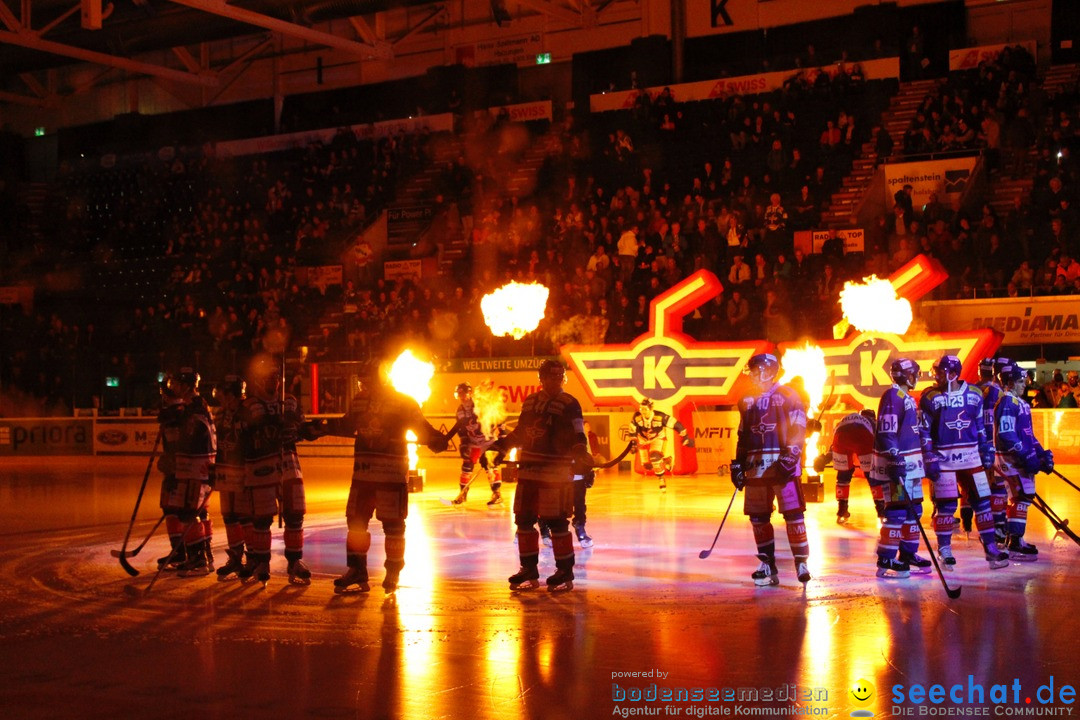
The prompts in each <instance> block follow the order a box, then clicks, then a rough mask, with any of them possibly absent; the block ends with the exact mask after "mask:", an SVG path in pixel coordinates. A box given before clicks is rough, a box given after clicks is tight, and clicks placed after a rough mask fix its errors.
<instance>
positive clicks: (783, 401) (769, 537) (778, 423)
mask: <svg viewBox="0 0 1080 720" xmlns="http://www.w3.org/2000/svg"><path fill="white" fill-rule="evenodd" d="M747 372H748V373H749V375H750V380H751V381H752V382H753V384H754V386H755V391H754V392H753V393H751V394H750V395H747V396H746V397H744V398H743V399H742V400H740V401H739V439H738V443H737V445H736V449H735V459H734V460H733V461H732V463H731V481H732V483H734V485H735V487H736V488H737V489H739V490H742V489H743V488H744V487H745V489H746V494H745V496H744V503H743V510H744V512H745V513H746V514H747V515H748V516H750V524H751V526H752V527H753V529H754V540H755V541H756V543H757V550H758V554H757V557H758V559H759V560H760V561H761V566H760V567H759V568H758V569H757V571H756V572H754V573H753V575H752V576H751V577H752V578H753V580H754V584H755V585H759V586H767V585H779V584H780V577H779V575H778V573H777V570H776V543H775V541H774V534H773V526H772V522H771V519H772V512H773V501H774V500H775V501H776V506H777V509H778V510H779V511H780V512H781V514H783V516H784V521H785V522H786V523H787V534H788V544H789V545H790V546H791V554H792V556H793V557H794V560H795V572H796V574H797V575H798V578H799V582H802V583H807V582H809V581H810V570H809V568H808V566H807V559H808V558H809V554H810V545H809V543H808V542H807V538H806V521H805V518H804V514H805V512H806V501H805V500H804V499H803V495H802V486H801V485H800V484H799V478H800V477H801V475H802V456H803V450H804V446H805V444H806V406H805V405H804V404H803V402H802V400H801V399H800V398H799V396H798V394H797V393H796V392H795V391H794V390H792V389H791V388H789V387H785V386H783V385H780V384H778V383H777V381H776V377H777V375H778V373H779V372H780V362H779V360H777V359H776V356H775V355H772V354H769V353H762V354H759V355H755V356H753V357H752V358H750V362H749V363H748V364H747Z"/></svg>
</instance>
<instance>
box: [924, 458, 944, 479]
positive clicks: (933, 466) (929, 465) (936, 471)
mask: <svg viewBox="0 0 1080 720" xmlns="http://www.w3.org/2000/svg"><path fill="white" fill-rule="evenodd" d="M923 472H924V473H926V477H927V478H929V479H930V482H937V481H938V480H940V479H941V462H940V461H939V460H938V459H937V458H930V459H929V460H926V462H925V464H924V465H923Z"/></svg>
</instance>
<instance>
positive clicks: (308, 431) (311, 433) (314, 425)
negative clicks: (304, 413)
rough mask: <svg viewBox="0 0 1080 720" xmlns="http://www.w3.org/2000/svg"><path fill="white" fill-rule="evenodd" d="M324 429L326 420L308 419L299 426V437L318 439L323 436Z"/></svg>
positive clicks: (302, 438) (308, 439) (310, 439)
mask: <svg viewBox="0 0 1080 720" xmlns="http://www.w3.org/2000/svg"><path fill="white" fill-rule="evenodd" d="M325 429H326V421H324V420H308V421H307V422H305V423H304V424H303V425H301V426H300V439H301V440H307V441H308V442H310V441H312V440H318V439H319V438H321V437H322V436H323V434H324V433H323V431H324V430H325Z"/></svg>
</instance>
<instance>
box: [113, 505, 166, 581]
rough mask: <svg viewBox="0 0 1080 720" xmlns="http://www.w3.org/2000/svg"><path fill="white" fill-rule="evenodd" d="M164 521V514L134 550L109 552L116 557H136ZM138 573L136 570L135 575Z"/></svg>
mask: <svg viewBox="0 0 1080 720" xmlns="http://www.w3.org/2000/svg"><path fill="white" fill-rule="evenodd" d="M163 522H165V516H164V515H162V516H161V517H159V518H158V519H157V522H156V523H154V527H152V528H150V532H148V533H147V534H146V537H144V538H143V541H142V542H141V543H139V546H138V547H136V548H135V549H134V550H126V551H125V550H110V551H109V552H110V553H111V554H112V556H113V557H114V558H123V557H129V558H133V557H135V556H136V555H138V554H139V553H140V552H141V551H142V549H143V548H144V547H146V543H148V542H150V538H152V537H153V536H154V533H155V532H157V529H158V528H159V527H161V523H163ZM134 569H135V568H132V570H134ZM138 574H139V573H138V571H136V572H135V575H138Z"/></svg>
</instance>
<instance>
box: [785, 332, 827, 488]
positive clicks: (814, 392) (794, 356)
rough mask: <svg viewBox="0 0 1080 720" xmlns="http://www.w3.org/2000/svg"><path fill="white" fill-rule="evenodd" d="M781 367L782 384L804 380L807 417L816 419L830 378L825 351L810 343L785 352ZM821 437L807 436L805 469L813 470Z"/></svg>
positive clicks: (804, 458)
mask: <svg viewBox="0 0 1080 720" xmlns="http://www.w3.org/2000/svg"><path fill="white" fill-rule="evenodd" d="M780 365H781V366H782V367H783V368H784V374H783V375H782V376H781V377H780V383H781V384H787V383H789V382H791V381H792V380H793V379H794V378H795V377H801V378H802V380H803V387H804V388H805V390H806V394H807V396H808V397H809V398H810V402H809V405H808V406H807V408H806V416H807V417H813V418H816V417H817V416H818V413H820V412H821V403H822V401H823V400H824V399H825V381H826V380H827V379H828V376H829V373H828V371H827V370H826V369H825V351H824V350H822V349H821V348H820V347H818V346H817V345H813V344H811V343H809V342H808V343H806V345H805V346H803V347H802V348H791V349H789V350H785V351H784V356H783V358H782V359H781V360H780ZM820 436H821V433H811V434H810V435H808V436H807V438H806V449H805V451H804V452H803V467H804V468H809V469H812V468H813V462H814V458H816V457H817V453H818V446H817V444H818V438H819V437H820Z"/></svg>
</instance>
